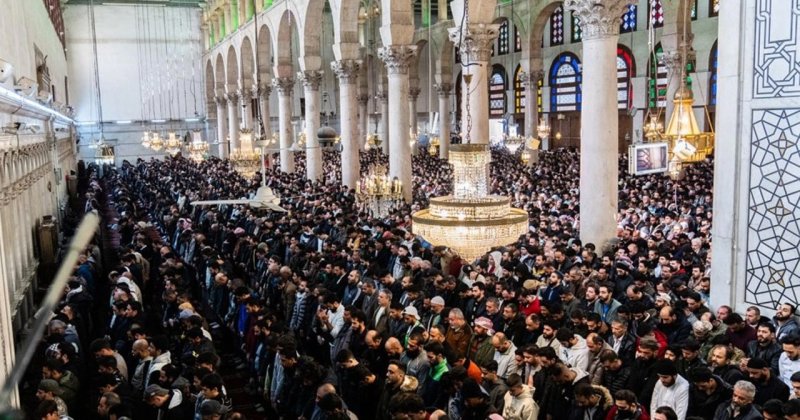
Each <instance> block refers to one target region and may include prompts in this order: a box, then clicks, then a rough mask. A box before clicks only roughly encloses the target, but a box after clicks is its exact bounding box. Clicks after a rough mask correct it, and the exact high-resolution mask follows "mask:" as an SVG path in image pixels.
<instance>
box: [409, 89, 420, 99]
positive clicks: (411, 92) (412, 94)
mask: <svg viewBox="0 0 800 420" xmlns="http://www.w3.org/2000/svg"><path fill="white" fill-rule="evenodd" d="M420 92H422V89H420V88H418V87H412V88H408V100H410V101H414V102H416V101H417V97H419V94H420Z"/></svg>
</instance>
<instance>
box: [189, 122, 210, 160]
mask: <svg viewBox="0 0 800 420" xmlns="http://www.w3.org/2000/svg"><path fill="white" fill-rule="evenodd" d="M186 150H187V151H188V152H189V157H190V158H191V159H192V160H193V161H195V162H202V161H203V160H204V159H205V158H206V155H207V154H208V142H206V141H204V140H203V136H202V135H201V133H200V130H194V131H192V142H191V143H189V144H188V145H187V146H186Z"/></svg>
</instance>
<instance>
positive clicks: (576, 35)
mask: <svg viewBox="0 0 800 420" xmlns="http://www.w3.org/2000/svg"><path fill="white" fill-rule="evenodd" d="M582 37H583V32H582V31H581V20H580V19H579V18H578V17H577V16H575V12H572V37H571V38H572V42H581V39H582Z"/></svg>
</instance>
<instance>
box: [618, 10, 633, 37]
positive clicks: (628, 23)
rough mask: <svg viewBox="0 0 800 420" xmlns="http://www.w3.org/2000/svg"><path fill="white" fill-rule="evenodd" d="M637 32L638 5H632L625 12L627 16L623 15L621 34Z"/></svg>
mask: <svg viewBox="0 0 800 420" xmlns="http://www.w3.org/2000/svg"><path fill="white" fill-rule="evenodd" d="M635 30H636V5H635V4H631V5H629V6H628V10H627V11H625V14H624V15H622V21H621V22H620V24H619V32H620V33H623V34H624V33H626V32H633V31H635Z"/></svg>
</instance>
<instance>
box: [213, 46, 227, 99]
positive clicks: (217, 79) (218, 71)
mask: <svg viewBox="0 0 800 420" xmlns="http://www.w3.org/2000/svg"><path fill="white" fill-rule="evenodd" d="M224 92H225V60H224V59H223V58H222V53H219V54H217V59H216V61H215V64H214V96H221V95H223V94H224Z"/></svg>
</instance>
